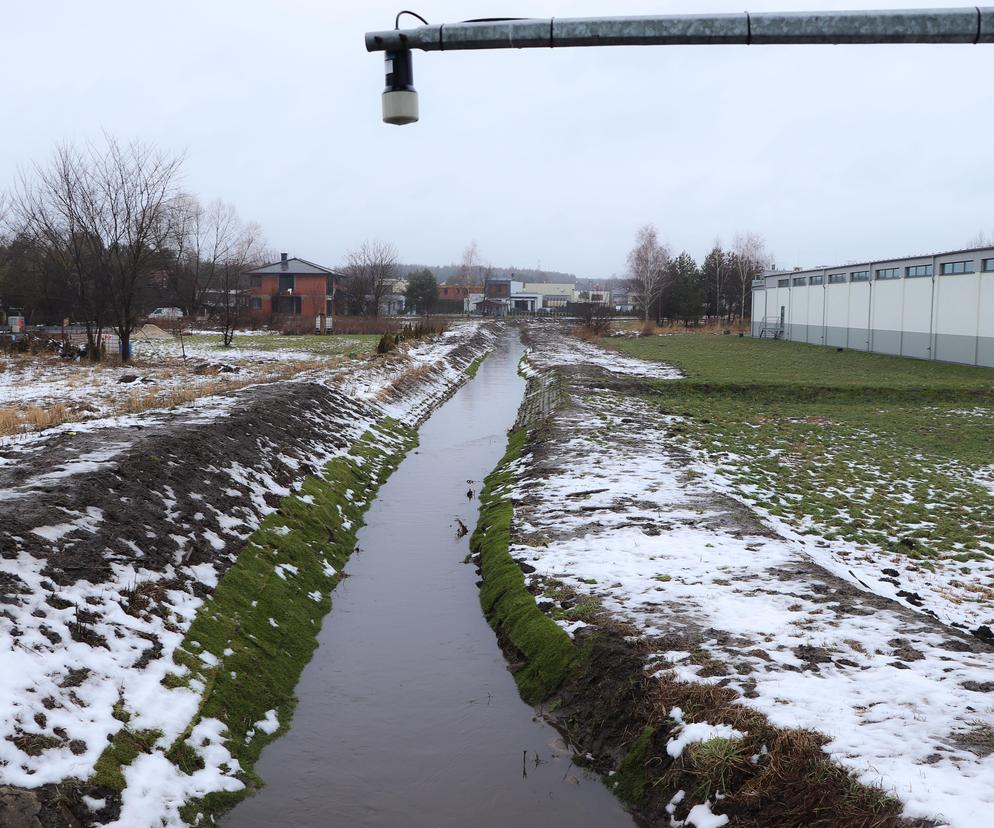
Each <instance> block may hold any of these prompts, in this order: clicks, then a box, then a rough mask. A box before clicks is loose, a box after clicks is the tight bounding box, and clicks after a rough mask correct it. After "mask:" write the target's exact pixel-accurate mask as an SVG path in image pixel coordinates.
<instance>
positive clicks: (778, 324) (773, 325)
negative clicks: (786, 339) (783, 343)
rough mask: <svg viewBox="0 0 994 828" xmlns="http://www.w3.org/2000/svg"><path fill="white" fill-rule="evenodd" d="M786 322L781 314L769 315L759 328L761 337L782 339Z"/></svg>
mask: <svg viewBox="0 0 994 828" xmlns="http://www.w3.org/2000/svg"><path fill="white" fill-rule="evenodd" d="M783 334H784V323H783V320H782V319H781V318H780V317H779V316H767V317H766V318H765V319H764V320H763V325H762V327H761V328H760V330H759V338H760V339H782V338H783Z"/></svg>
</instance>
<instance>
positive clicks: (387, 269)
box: [344, 240, 397, 316]
mask: <svg viewBox="0 0 994 828" xmlns="http://www.w3.org/2000/svg"><path fill="white" fill-rule="evenodd" d="M345 261H346V264H345V268H344V270H345V277H346V278H345V292H346V299H347V302H348V307H349V312H350V313H353V314H361V315H363V316H379V313H380V302H381V301H382V299H383V297H384V296H385V295H386V294H387V293H388V292H389V289H390V284H391V282H392V281H393V280H394V279H396V278H397V250H396V248H395V247H394V246H393V245H392V244H388V243H385V242H380V241H369V240H367V241H364V242H363V243H362V244H361V245H359V247H357V248H355V249H354V250H350V251H349V252H348V253H347V254H346V256H345Z"/></svg>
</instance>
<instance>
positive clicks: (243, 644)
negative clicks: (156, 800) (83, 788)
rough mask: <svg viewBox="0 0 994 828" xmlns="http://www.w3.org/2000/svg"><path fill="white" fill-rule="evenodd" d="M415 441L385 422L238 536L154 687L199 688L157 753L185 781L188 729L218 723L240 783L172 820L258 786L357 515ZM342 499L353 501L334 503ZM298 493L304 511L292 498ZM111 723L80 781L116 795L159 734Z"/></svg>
mask: <svg viewBox="0 0 994 828" xmlns="http://www.w3.org/2000/svg"><path fill="white" fill-rule="evenodd" d="M416 444H417V433H416V432H415V431H413V430H411V429H409V428H406V427H403V426H400V425H399V424H397V423H396V422H394V421H390V420H389V419H388V420H386V421H384V422H383V423H381V424H379V425H378V426H377V427H376V429H375V430H373V431H370V432H367V433H366V434H365V435H364V436H363V438H362V439H361V440H360V441H359V442H358V443H357V444H356V445H355V446H353V448H352V449H351V451H350V452H349V453H348V454H346V455H344V456H341V457H337V458H335V459H334V460H332V461H331V462H329V463H328V464H327V465H326V466H325V468H324V472H323V475H322V477H320V478H318V477H309V478H307V479H306V480H305V481H304V484H303V488H302V489H301V490H300V492H299V493H298V494H295V495H291V496H289V497H286V498H284V499H283V501H282V502H281V504H280V508H279V510H278V511H277V512H275V513H274V514H271V515H269V516H268V517H267V518H266V519H265V520H264V521H263V522H262V525H261V526H260V527H259V529H257V530H256V531H255V532H254V533H253V534H252V536H251V537H250V538H249V539H248V541H247V542H246V545H245V547H244V548H243V550H242V552H241V554H240V555H239V557H238V561H237V563H235V564H234V566H232V567H231V569H229V570H228V572H227V573H226V574H225V576H224V578H223V579H222V580H221V582H220V584H219V585H218V587H217V590H216V591H215V593H214V595H213V596H212V597H211V598H210V599H209V600H208V601H207V602H206V603H205V605H204V606H203V607H202V608H201V610H200V612H199V613H198V615H197V617H196V619H195V620H194V622H193V624H192V625H191V626H190V628H189V630H188V631H187V634H186V636H185V637H184V640H183V643H182V645H181V647H180V648H179V649H178V650H177V651H176V653H175V655H174V661H175V662H176V665H177V670H176V672H175V673H171V674H168V675H167V676H166V680H165V681H164V683H165V684H166V686H168V687H179V686H191V685H192V686H194V687H199V686H202V687H204V688H205V689H204V691H203V693H202V700H201V704H200V709H199V711H198V713H197V715H196V716H195V717H194V719H193V721H191V722H190V725H189V727H188V728H187V732H186V733H184V734H182V735H181V736H180V737H179V738H178V739H177V740H176V741H175V742H174V743H173V744H172V745H170V746H169V748H168V750H167V752H166V756H167V757H168V758H169V759H170V761H172V762H173V764H174V765H176V767H178V768H179V769H180V770H182V771H183V772H185V773H192V772H195V771H196V770H198V769H200V768H202V767H203V760H202V759H201V757H200V755H199V753H198V752H197V750H196V745H194V744H192V742H191V740H190V739H189V736H190V732H191V731H192V730H193V728H194V727H195V726H196V725H197V724H198V722H200V721H202V720H204V719H212V718H213V719H218V720H220V721H221V722H222V723H223V724H224V725H225V726H226V728H227V733H226V739H225V746H226V747H227V749H228V750H229V751H230V752H231V754H232V755H233V757H234V758H235V759H237V760H238V763H239V765H240V766H241V770H242V772H241V774H240V778H241V779H242V781H243V782H244V783H245V785H246V787H245V789H244V790H241V791H237V792H233V793H213V794H210V795H208V796H207V797H205V798H204V799H200V800H196V801H194V802H190V803H188V804H187V805H186V806H185V808H184V809H183V814H184V819H185V820H186V821H187V822H188V823H189V824H193V821H194V818H195V816H196V815H197V814H198V813H199V814H203V815H205V817H207V818H208V824H209V823H210V821H211V819H212V818H213V817H214V816H216V815H217V814H219V813H222V812H223V811H225V810H227V809H228V808H230V807H232V806H233V805H234V804H235V803H236V802H237V801H238V800H240V799H242V798H243V797H245V796H246V795H248V794H250V793H252V792H253V791H254V790H255V789H257V788H258V787H259V786H260V784H261V780H260V779H259V778H258V777H257V776H256V775H255V774H254V773H253V771H252V768H253V766H254V764H255V761H256V760H257V759H258V757H259V753H260V752H261V750H262V748H263V746H264V745H265V744H266V743H268V742H270V741H272V740H273V739H275V738H276V737H278V736H279V735H281V734H282V733H283V732H284V731H285V730H286V729H287V727H288V726H289V723H290V717H291V715H292V712H293V709H294V706H295V704H296V699H295V697H294V693H293V691H294V687H295V686H296V684H297V680H298V678H299V676H300V673H301V671H302V670H303V668H304V666H305V665H306V664H307V662H308V661H309V660H310V658H311V655H312V653H313V650H314V648H315V647H316V646H317V634H318V631H319V630H320V627H321V619H322V618H323V617H324V616H325V614H326V613H327V612H328V610H329V609H330V608H331V591H332V590H333V589H334V587H335V585H336V584H337V583H338V581H339V580H340V579H341V577H342V575H341V569H342V567H343V566H344V565H345V562H346V561H347V559H348V557H349V555H350V554H351V553H352V551H353V549H354V548H355V541H356V533H357V532H358V530H359V528H360V526H361V525H362V516H363V514H364V512H365V510H366V508H367V507H368V506H369V504H370V503H371V502H372V500H373V498H374V497H375V493H376V491H377V489H378V488H379V486H380V485H381V484H382V483H383V482H384V481H385V480H386V479H387V477H389V475H390V474H391V473H392V471H393V470H394V469H395V468H396V467H397V465H398V464H399V463H400V460H401V459H402V458H403V456H404V455H405V454H406V453H407V452H408V451H409V450H410V449H411V448H412V447H413V446H414V445H416ZM348 490H351V491H352V492H353V497H354V500H350V499H349V498H348V497H346V495H345V493H346V491H348ZM307 496H309V497H310V498H312V499H313V500H312V502H310V503H308V502H306V501H305V500H304V499H302V498H304V497H307ZM346 526H348V528H346ZM204 654H209V655H206V656H205V655H204ZM272 709H275V710H276V713H277V716H278V718H279V729H278V730H277V731H276V732H275V733H272V734H267V733H265V732H262V731H261V730H259V729H257V728H255V724H256V723H258V722H260V721H262V720H263V719H265V717H266V712H267V711H269V710H272ZM115 715H116V716H117V717H118V718H119V719H121V721H123V722H124V723H125V726H124V727H122V729H121V730H120V731H119V732H118V733H117V734H116V735H115V737H114V740H113V742H111V743H110V745H108V747H107V749H106V750H105V751H104V754H103V755H102V756H101V758H100V759H99V760H98V762H97V767H96V773H95V776H94V779H93V780H92V781H93V782H94V783H96V784H99V785H104V786H107V787H109V788H112V789H115V790H121V789H123V787H124V782H125V779H124V774H123V769H124V767H125V766H126V765H128V764H130V763H131V762H132V761H134V759H135V758H136V757H137V756H138V755H139V753H142V752H151V751H152V750H153V745H154V744H155V742H156V741H157V739H158V738H159V737H160V736H161V734H158V733H155V732H148V731H134V730H131V729H129V728H128V727H127V721H128V719H129V713H128V711H125V710H120V711H115ZM198 824H204V823H203V822H200V823H198Z"/></svg>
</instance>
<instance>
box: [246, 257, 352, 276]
mask: <svg viewBox="0 0 994 828" xmlns="http://www.w3.org/2000/svg"><path fill="white" fill-rule="evenodd" d="M246 273H251V274H253V275H255V276H262V275H265V274H267V273H276V274H279V273H292V274H294V275H295V276H306V275H308V274H310V275H315V276H318V275H322V274H323V275H327V276H341V275H342V274H341V273H339V272H338V271H337V270H331V269H330V268H327V267H321V265H319V264H314V262H309V261H307V260H306V259H298V258H292V259H287V260H286V267H283V262H282V261H279V262H273V263H272V264H267V265H263V266H262V267H256V268H253V269H252V270H247V271H246Z"/></svg>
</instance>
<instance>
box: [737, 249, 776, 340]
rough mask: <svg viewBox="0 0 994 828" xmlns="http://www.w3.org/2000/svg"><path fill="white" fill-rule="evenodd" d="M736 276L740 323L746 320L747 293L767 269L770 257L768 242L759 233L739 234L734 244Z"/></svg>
mask: <svg viewBox="0 0 994 828" xmlns="http://www.w3.org/2000/svg"><path fill="white" fill-rule="evenodd" d="M733 251H734V253H733V255H734V261H735V275H736V276H737V277H738V283H739V285H738V286H739V321H740V322H742V321H743V320H744V319H745V300H746V291H747V290H748V288H749V286H750V285H751V284H752V280H753V279H754V278H755V277H756V276H757V275H758V274H759V273H760V272H761V271H762V270H763V269H764V268H766V267H767V265H768V264H769V261H770V255H769V253H767V251H766V242H765V240H764V239H763V237H762V236H761V235H759V234H758V233H738V234H736V236H735V242H734V244H733Z"/></svg>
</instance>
